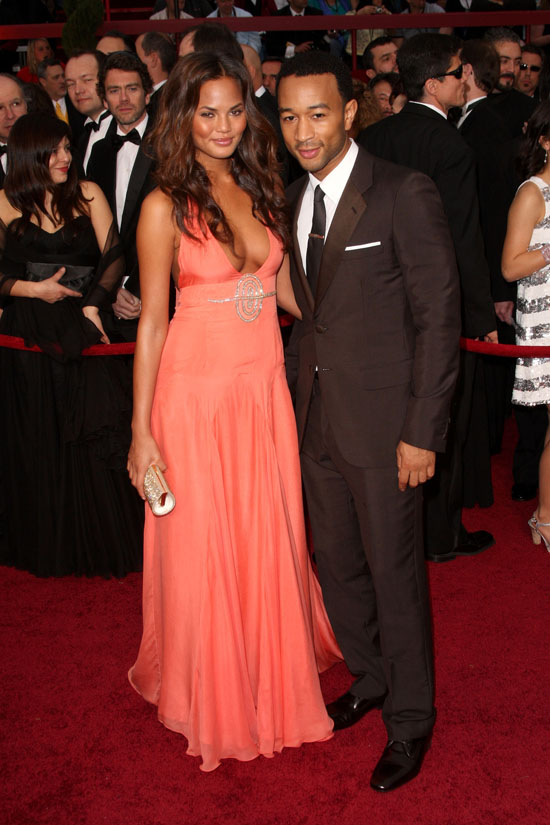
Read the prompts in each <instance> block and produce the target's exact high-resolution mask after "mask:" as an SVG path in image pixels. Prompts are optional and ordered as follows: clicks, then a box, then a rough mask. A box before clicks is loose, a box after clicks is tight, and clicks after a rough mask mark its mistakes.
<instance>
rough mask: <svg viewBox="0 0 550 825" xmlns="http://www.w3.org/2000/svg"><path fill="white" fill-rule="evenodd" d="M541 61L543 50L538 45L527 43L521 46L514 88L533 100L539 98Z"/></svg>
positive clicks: (542, 61) (542, 59)
mask: <svg viewBox="0 0 550 825" xmlns="http://www.w3.org/2000/svg"><path fill="white" fill-rule="evenodd" d="M543 63H544V52H543V50H542V49H541V48H540V46H535V45H533V44H530V43H527V44H526V45H525V46H524V47H523V48H522V50H521V63H520V66H519V74H518V76H517V79H516V89H519V91H520V92H523V94H524V95H528V96H529V97H533V98H535V100H538V99H539V94H538V85H539V78H540V73H541V70H542V66H543Z"/></svg>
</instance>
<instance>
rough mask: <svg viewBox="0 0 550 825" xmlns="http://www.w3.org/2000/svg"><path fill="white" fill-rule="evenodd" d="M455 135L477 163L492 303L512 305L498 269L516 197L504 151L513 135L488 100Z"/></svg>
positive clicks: (512, 296)
mask: <svg viewBox="0 0 550 825" xmlns="http://www.w3.org/2000/svg"><path fill="white" fill-rule="evenodd" d="M458 131H459V133H460V135H461V136H462V137H463V138H464V140H465V141H466V143H467V144H468V146H469V147H470V148H471V150H472V151H473V153H474V155H475V159H476V171H477V191H478V197H479V217H480V223H481V232H482V235H483V241H484V244H485V255H486V257H487V263H488V264H489V273H490V277H491V294H492V297H493V301H513V300H514V299H515V295H516V285H515V284H511V283H508V282H507V281H505V280H504V278H503V277H502V272H501V266H500V261H501V256H502V247H503V245H504V238H505V236H506V225H507V220H508V209H509V208H510V204H511V203H512V200H513V198H514V193H515V189H514V188H513V187H511V186H510V184H509V174H508V170H507V168H506V166H507V164H508V162H509V153H508V152H507V151H506V150H504V149H503V147H504V145H505V144H506V143H507V142H508V141H510V140H511V139H512V133H511V130H510V128H509V126H508V124H507V123H506V121H505V120H503V118H502V117H501V116H500V113H499V111H498V109H497V107H495V106H493V105H492V103H491V102H490V100H489V99H488V98H484V99H483V100H480V101H477V102H476V103H475V104H474V105H473V108H472V111H471V112H470V114H469V115H468V117H467V118H466V120H465V121H464V122H463V123H462V124H461V126H460V127H459V129H458Z"/></svg>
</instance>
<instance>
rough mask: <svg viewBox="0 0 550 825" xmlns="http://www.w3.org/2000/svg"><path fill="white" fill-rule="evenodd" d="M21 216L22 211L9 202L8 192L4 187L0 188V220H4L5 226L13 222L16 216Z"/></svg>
mask: <svg viewBox="0 0 550 825" xmlns="http://www.w3.org/2000/svg"><path fill="white" fill-rule="evenodd" d="M19 217H21V212H19V211H18V210H17V209H14V207H13V206H12V205H11V203H10V202H9V200H8V198H7V196H6V193H5V192H4V190H3V189H0V220H1V221H2V223H3V224H5V226H7V225H8V224H9V223H11V222H12V221H13V220H15V219H16V218H19Z"/></svg>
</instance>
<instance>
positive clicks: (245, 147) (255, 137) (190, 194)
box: [152, 53, 289, 248]
mask: <svg viewBox="0 0 550 825" xmlns="http://www.w3.org/2000/svg"><path fill="white" fill-rule="evenodd" d="M222 77H230V78H234V79H235V80H236V81H237V83H238V84H239V86H240V88H241V91H242V95H243V101H244V107H245V113H246V121H247V126H246V129H245V130H244V132H243V135H242V138H241V140H240V142H239V145H238V147H237V148H236V150H235V152H234V154H233V156H232V157H231V173H232V175H233V178H234V179H235V182H236V183H237V184H238V185H239V186H240V187H241V189H243V190H244V191H245V192H246V193H247V194H248V195H250V198H251V200H252V211H253V214H254V216H255V218H257V220H259V221H261V223H263V224H264V225H265V226H268V225H269V227H270V229H271V230H272V231H273V232H274V233H275V234H276V235H277V236H278V237H279V238H280V240H281V242H282V243H283V245H284V246H285V248H286V247H288V244H289V230H288V219H287V212H286V204H285V200H284V194H283V190H282V186H281V182H280V179H279V176H278V167H279V164H278V161H277V156H276V138H275V134H274V132H273V129H272V128H271V126H270V124H269V123H268V122H267V120H265V118H264V117H263V115H262V114H261V113H260V111H259V110H258V108H257V106H256V104H255V102H254V100H253V97H252V85H251V82H250V78H249V75H248V72H247V70H246V68H245V66H244V64H243V63H241V62H240V61H238V60H236V59H235V58H233V57H230V56H228V55H214V54H211V53H195V54H189V55H187V56H186V57H184V58H181V59H180V60H178V62H177V64H176V66H175V67H174V69H173V70H172V73H171V74H170V77H169V78H168V81H167V83H166V85H165V87H164V91H163V93H162V98H161V102H160V107H159V112H158V118H157V123H156V126H155V128H154V130H153V134H152V144H153V149H154V154H155V157H156V159H157V163H158V167H157V173H156V179H157V182H158V184H159V187H160V189H161V190H162V191H163V192H164V193H165V194H166V195H168V196H169V197H170V199H171V200H172V203H173V207H174V217H175V219H176V222H177V224H178V226H179V228H180V229H181V231H182V232H183V233H184V234H185V235H187V236H188V237H190V238H194V239H195V240H198V238H197V236H196V235H195V234H194V233H193V226H195V227H196V226H197V223H198V226H199V227H200V230H201V231H202V233H203V235H204V234H205V233H206V227H208V229H209V230H210V231H211V232H212V234H213V235H214V237H215V238H217V239H218V240H219V241H221V242H222V243H228V244H230V245H231V246H233V242H234V238H233V233H232V231H231V228H230V226H229V223H228V221H227V218H226V216H225V215H224V213H223V211H222V210H221V209H220V207H219V206H218V204H217V203H216V201H215V200H214V198H213V196H212V188H211V184H210V179H209V177H208V174H207V172H206V169H205V168H204V166H203V165H202V164H201V163H199V162H198V161H197V159H196V151H195V145H194V143H193V118H194V116H195V112H196V110H197V107H198V105H199V98H200V93H201V87H202V86H203V84H204V83H206V82H207V81H209V80H217V79H219V78H222ZM197 218H198V221H197ZM195 231H196V230H195Z"/></svg>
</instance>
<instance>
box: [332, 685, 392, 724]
mask: <svg viewBox="0 0 550 825" xmlns="http://www.w3.org/2000/svg"><path fill="white" fill-rule="evenodd" d="M385 698H386V697H385V696H377V697H375V698H374V699H364V698H363V697H361V696H354V694H353V693H350V692H349V691H348V692H347V693H344V695H343V696H340V698H339V699H336V701H335V702H330V704H328V705H327V713H328V715H329V716H330V718H331V719H332V720H333V722H334V730H342V729H343V728H349V727H350V726H351V725H355V723H356V722H358V721H359V719H361V718H362V717H363V716H364V715H365V713H368V712H369V710H373V709H374V708H381V707H382V705H383V704H384V699H385Z"/></svg>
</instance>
